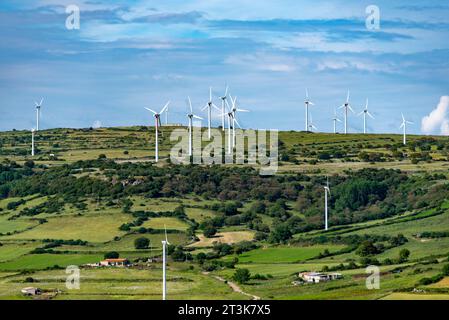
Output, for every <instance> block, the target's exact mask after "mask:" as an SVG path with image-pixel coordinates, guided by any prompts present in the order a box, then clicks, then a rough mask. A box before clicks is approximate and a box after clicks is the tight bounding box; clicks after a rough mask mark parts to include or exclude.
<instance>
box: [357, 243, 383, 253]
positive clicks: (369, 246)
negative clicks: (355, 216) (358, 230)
mask: <svg viewBox="0 0 449 320" xmlns="http://www.w3.org/2000/svg"><path fill="white" fill-rule="evenodd" d="M378 253H379V249H378V248H377V247H376V246H375V245H374V243H373V242H372V241H369V240H367V241H363V242H362V244H361V245H360V246H359V247H358V248H357V251H356V254H358V255H359V256H361V257H366V256H371V255H374V254H378Z"/></svg>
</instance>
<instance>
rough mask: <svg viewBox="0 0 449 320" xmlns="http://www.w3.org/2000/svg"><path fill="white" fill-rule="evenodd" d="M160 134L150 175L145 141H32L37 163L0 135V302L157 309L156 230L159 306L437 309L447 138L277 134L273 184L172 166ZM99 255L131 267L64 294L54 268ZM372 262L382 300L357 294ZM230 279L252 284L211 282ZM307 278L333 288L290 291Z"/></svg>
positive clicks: (22, 136)
mask: <svg viewBox="0 0 449 320" xmlns="http://www.w3.org/2000/svg"><path fill="white" fill-rule="evenodd" d="M173 129H174V128H173V127H163V128H162V130H161V131H162V133H161V136H160V141H161V145H160V146H161V149H160V155H161V158H162V161H161V162H160V163H158V164H154V163H153V162H152V159H153V157H154V150H153V145H154V133H153V128H149V129H148V128H146V127H130V128H107V129H106V128H105V129H95V130H94V129H83V130H74V129H53V130H45V131H41V132H39V133H38V135H37V136H36V146H37V149H38V153H37V155H36V156H35V157H34V158H32V157H31V156H29V153H30V144H31V135H30V133H29V132H23V131H13V132H1V133H0V244H1V245H0V299H19V298H23V297H22V295H21V294H20V290H21V289H22V288H23V287H27V286H30V285H33V286H38V287H39V288H42V289H49V290H50V289H56V288H57V289H59V290H61V292H60V294H58V296H57V297H56V299H160V297H161V291H162V285H161V274H162V269H161V263H160V259H159V257H160V255H161V250H162V248H161V241H162V240H163V239H164V237H165V236H164V229H165V227H166V228H167V233H168V238H169V240H170V243H171V246H170V247H169V254H170V260H169V267H168V277H169V279H168V281H169V283H168V291H169V293H168V295H169V298H170V299H250V298H251V296H257V297H260V298H262V299H426V298H431V299H449V285H448V283H449V278H446V276H448V275H449V272H448V271H449V270H446V269H444V267H445V265H447V264H448V263H449V262H448V258H449V219H448V218H449V197H448V190H449V184H448V181H447V180H448V173H449V172H448V168H447V166H448V165H449V162H448V151H449V139H447V138H446V137H439V136H435V137H429V136H409V137H408V144H407V145H406V146H403V145H402V136H400V135H360V134H350V135H338V134H337V135H334V134H320V133H305V132H293V131H289V132H280V133H279V139H280V160H281V162H280V167H279V171H278V173H277V175H275V176H269V177H262V176H260V175H259V173H258V171H257V170H255V169H253V168H251V167H249V166H248V165H220V166H218V165H216V166H203V165H201V166H200V165H198V166H193V165H192V166H182V165H173V164H170V161H168V159H167V157H168V153H169V150H170V148H171V146H172V145H173V143H171V142H170V132H171V130H173ZM327 179H329V182H330V187H331V198H330V203H329V206H330V221H329V222H330V229H329V230H328V231H323V225H324V217H323V213H324V189H323V186H324V185H325V184H326V181H327ZM141 238H146V239H148V240H149V244H147V245H144V246H143V247H141V248H137V247H138V246H136V240H138V239H141ZM137 242H138V241H137ZM111 252H117V253H119V255H120V257H124V258H127V259H129V260H130V261H131V262H132V263H133V264H134V266H133V267H131V268H92V267H82V269H81V288H80V290H68V289H67V288H66V287H65V279H66V276H67V275H66V273H65V267H67V266H69V265H77V266H83V265H85V264H92V263H97V262H99V261H100V260H102V259H103V258H104V256H105V255H106V254H108V253H111ZM407 252H408V254H407ZM149 259H150V260H149ZM369 265H377V266H379V267H380V270H381V278H380V281H381V284H380V289H379V290H368V289H367V288H366V286H365V281H366V276H367V274H366V273H365V268H366V267H367V266H369ZM238 269H247V270H249V272H250V273H251V275H252V277H251V279H249V280H248V281H242V283H241V284H238V286H239V287H240V289H241V290H242V291H243V292H244V293H246V295H245V294H242V293H239V292H236V291H235V287H234V288H232V286H229V285H228V284H229V283H230V282H229V283H225V282H224V281H222V280H228V281H233V282H236V281H234V280H233V276H234V274H235V273H236V270H238ZM309 271H317V272H318V271H322V272H338V273H341V274H342V275H343V279H340V280H335V281H328V282H322V283H317V284H299V282H300V281H299V279H298V273H300V272H309ZM33 283H35V284H33ZM414 289H415V290H414Z"/></svg>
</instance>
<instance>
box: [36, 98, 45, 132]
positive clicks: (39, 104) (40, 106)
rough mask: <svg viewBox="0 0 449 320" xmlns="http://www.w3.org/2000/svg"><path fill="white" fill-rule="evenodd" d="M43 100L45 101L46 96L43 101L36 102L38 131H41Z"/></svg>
mask: <svg viewBox="0 0 449 320" xmlns="http://www.w3.org/2000/svg"><path fill="white" fill-rule="evenodd" d="M43 102H44V98H42V99H41V102H39V103H37V102H34V104H35V105H36V131H39V120H40V116H41V108H42V103H43Z"/></svg>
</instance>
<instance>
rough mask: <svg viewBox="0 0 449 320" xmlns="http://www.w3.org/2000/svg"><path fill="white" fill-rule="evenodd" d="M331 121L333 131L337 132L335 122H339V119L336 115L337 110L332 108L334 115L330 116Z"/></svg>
mask: <svg viewBox="0 0 449 320" xmlns="http://www.w3.org/2000/svg"><path fill="white" fill-rule="evenodd" d="M332 121H333V123H334V133H337V122H341V120H340V119H338V117H337V110H336V109H334V117H333V118H332Z"/></svg>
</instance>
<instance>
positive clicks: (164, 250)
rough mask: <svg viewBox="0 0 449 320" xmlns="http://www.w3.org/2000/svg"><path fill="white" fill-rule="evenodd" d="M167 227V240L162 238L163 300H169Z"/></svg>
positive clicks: (168, 243)
mask: <svg viewBox="0 0 449 320" xmlns="http://www.w3.org/2000/svg"><path fill="white" fill-rule="evenodd" d="M164 228H165V240H162V300H164V301H165V300H167V246H168V245H170V242H168V237H167V226H165V225H164Z"/></svg>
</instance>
